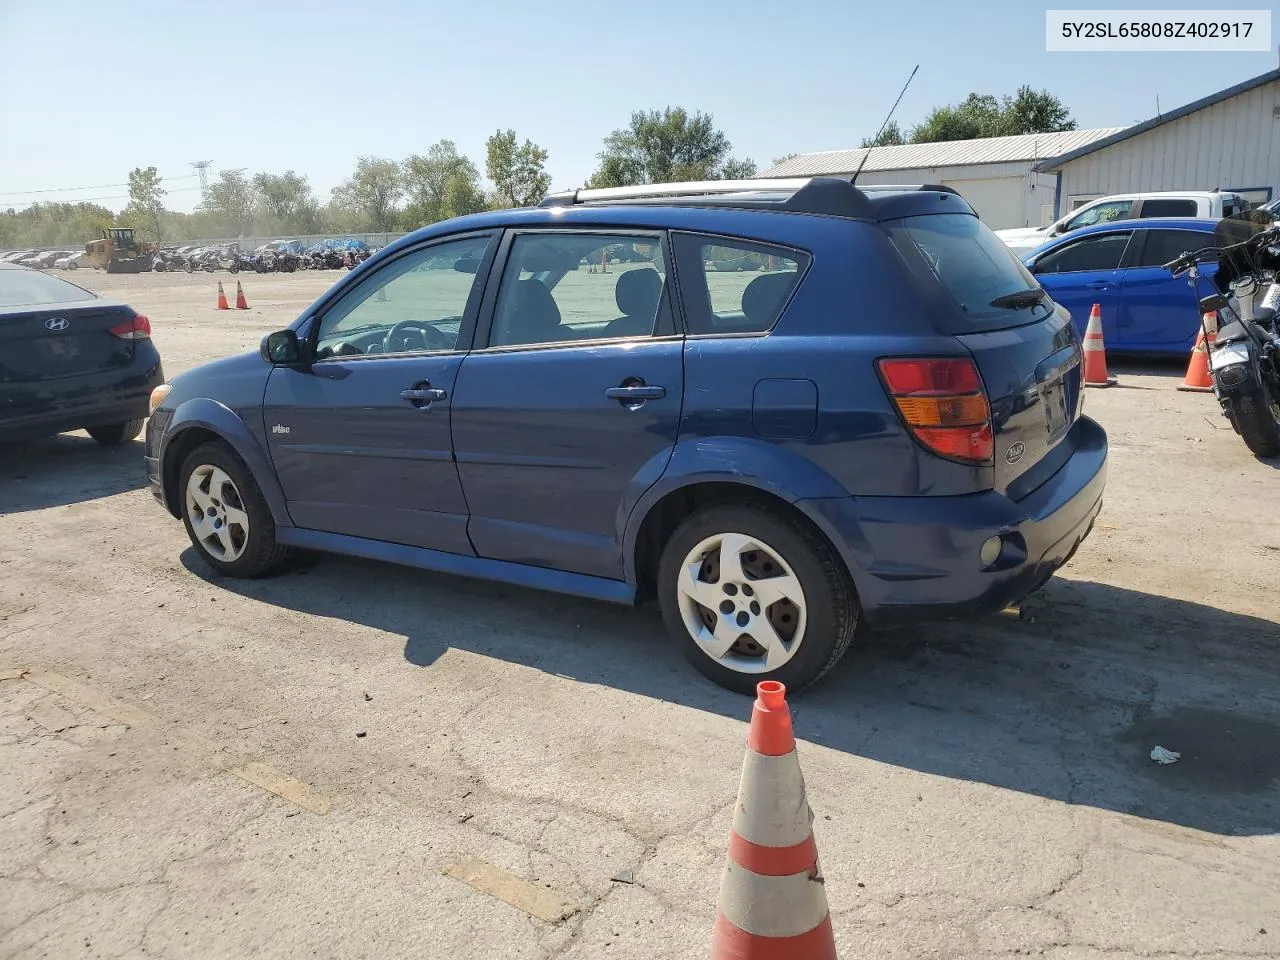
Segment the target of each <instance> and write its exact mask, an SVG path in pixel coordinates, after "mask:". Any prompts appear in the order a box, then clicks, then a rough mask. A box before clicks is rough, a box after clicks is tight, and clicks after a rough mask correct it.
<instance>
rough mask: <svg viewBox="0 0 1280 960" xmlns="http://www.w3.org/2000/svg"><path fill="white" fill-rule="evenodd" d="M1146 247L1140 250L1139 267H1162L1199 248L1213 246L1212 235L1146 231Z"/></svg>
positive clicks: (1191, 232) (1177, 231)
mask: <svg viewBox="0 0 1280 960" xmlns="http://www.w3.org/2000/svg"><path fill="white" fill-rule="evenodd" d="M1146 234H1147V242H1146V246H1144V247H1143V248H1142V256H1141V257H1140V258H1139V261H1138V264H1137V266H1139V267H1162V266H1164V265H1165V264H1166V263H1168V262H1169V261H1170V260H1173V259H1175V258H1177V257H1180V256H1181V255H1182V254H1184V253H1189V252H1190V251H1192V250H1199V249H1200V248H1201V247H1210V246H1213V243H1214V238H1213V234H1212V233H1197V232H1196V231H1194V230H1148V231H1146Z"/></svg>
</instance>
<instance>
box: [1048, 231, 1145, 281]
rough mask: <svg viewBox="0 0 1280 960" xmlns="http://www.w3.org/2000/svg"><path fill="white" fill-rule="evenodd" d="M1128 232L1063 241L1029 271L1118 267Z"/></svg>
mask: <svg viewBox="0 0 1280 960" xmlns="http://www.w3.org/2000/svg"><path fill="white" fill-rule="evenodd" d="M1130 236H1131V234H1130V233H1129V232H1127V231H1126V232H1125V233H1107V234H1103V235H1102V236H1100V237H1085V238H1084V239H1082V240H1077V241H1075V242H1074V243H1067V244H1063V245H1062V246H1061V247H1059V248H1058V249H1057V250H1051V251H1050V252H1049V253H1046V254H1045V255H1044V256H1043V257H1041V258H1040V259H1039V260H1037V261H1036V264H1035V266H1034V267H1033V268H1032V273H1037V274H1039V273H1080V272H1083V271H1086V270H1114V269H1116V267H1118V266H1120V258H1121V257H1123V256H1124V250H1125V247H1127V246H1128V245H1129V237H1130Z"/></svg>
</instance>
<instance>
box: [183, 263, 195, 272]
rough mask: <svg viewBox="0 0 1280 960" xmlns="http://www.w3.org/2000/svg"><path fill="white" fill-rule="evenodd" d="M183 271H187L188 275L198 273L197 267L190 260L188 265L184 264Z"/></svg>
mask: <svg viewBox="0 0 1280 960" xmlns="http://www.w3.org/2000/svg"><path fill="white" fill-rule="evenodd" d="M182 269H183V270H185V271H187V273H195V272H196V268H195V265H194V264H193V263H192V262H191V261H190V260H188V261H187V262H186V263H184V264H183V265H182Z"/></svg>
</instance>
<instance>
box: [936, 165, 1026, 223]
mask: <svg viewBox="0 0 1280 960" xmlns="http://www.w3.org/2000/svg"><path fill="white" fill-rule="evenodd" d="M942 185H943V186H944V187H950V188H951V189H952V190H955V191H956V192H958V193H959V194H960V196H962V197H964V198H965V199H966V200H968V201H969V205H970V206H971V207H973V209H975V210H977V211H978V216H980V217H981V218H982V222H983V223H985V224H986V225H987V226H988V227H990V228H991V229H992V230H1003V229H1005V228H1006V227H1021V226H1024V224H1023V222H1022V221H1023V219H1024V217H1023V213H1022V198H1023V194H1024V193H1025V192H1026V190H1025V189H1024V187H1023V185H1022V178H1021V177H985V178H983V179H981V180H943V181H942Z"/></svg>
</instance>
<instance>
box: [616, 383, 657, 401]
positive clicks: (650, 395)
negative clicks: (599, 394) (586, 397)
mask: <svg viewBox="0 0 1280 960" xmlns="http://www.w3.org/2000/svg"><path fill="white" fill-rule="evenodd" d="M604 395H605V396H606V397H608V398H609V399H610V400H622V401H624V402H629V403H635V402H637V401H643V400H661V399H662V398H663V397H665V396H666V395H667V388H666V387H659V386H650V385H648V384H644V383H639V384H634V385H632V386H627V387H610V388H609V389H608V390H606V391H605V392H604Z"/></svg>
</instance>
